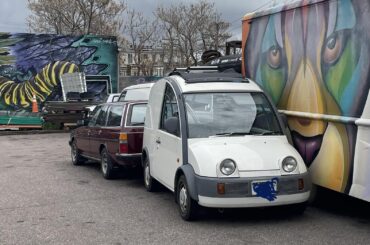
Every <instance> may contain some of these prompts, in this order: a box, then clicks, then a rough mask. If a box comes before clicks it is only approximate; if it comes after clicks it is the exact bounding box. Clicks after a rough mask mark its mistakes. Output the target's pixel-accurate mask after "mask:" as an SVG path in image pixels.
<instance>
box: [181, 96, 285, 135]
mask: <svg viewBox="0 0 370 245" xmlns="http://www.w3.org/2000/svg"><path fill="white" fill-rule="evenodd" d="M184 98H185V106H186V115H187V123H188V129H189V138H207V137H222V136H238V135H282V134H283V133H282V131H281V128H280V126H279V123H278V119H277V117H276V114H275V112H274V110H273V108H272V107H271V105H270V103H269V102H268V100H267V99H266V97H265V95H264V94H263V93H259V92H253V93H233V92H230V93H229V92H228V93H194V94H184Z"/></svg>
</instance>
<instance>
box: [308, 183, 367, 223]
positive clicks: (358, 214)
mask: <svg viewBox="0 0 370 245" xmlns="http://www.w3.org/2000/svg"><path fill="white" fill-rule="evenodd" d="M312 206H313V207H315V208H318V209H320V210H322V211H325V212H328V213H331V214H334V215H339V216H345V217H351V218H356V219H358V221H359V222H360V223H366V224H370V203H369V202H366V201H363V200H360V199H357V198H354V197H351V196H348V195H346V194H342V193H338V192H335V191H331V190H328V189H325V188H322V187H318V189H317V196H316V199H315V201H314V202H313V203H312Z"/></svg>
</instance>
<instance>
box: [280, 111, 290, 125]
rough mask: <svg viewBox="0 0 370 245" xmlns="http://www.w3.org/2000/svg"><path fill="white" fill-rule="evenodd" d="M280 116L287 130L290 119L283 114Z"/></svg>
mask: <svg viewBox="0 0 370 245" xmlns="http://www.w3.org/2000/svg"><path fill="white" fill-rule="evenodd" d="M279 116H280V119H281V121H282V122H283V124H284V128H287V127H288V118H287V116H286V115H285V114H284V113H282V112H279Z"/></svg>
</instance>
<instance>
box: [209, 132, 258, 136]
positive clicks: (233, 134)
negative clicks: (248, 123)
mask: <svg viewBox="0 0 370 245" xmlns="http://www.w3.org/2000/svg"><path fill="white" fill-rule="evenodd" d="M250 134H251V133H250V132H228V133H218V134H215V135H212V136H211V137H219V136H240V135H250Z"/></svg>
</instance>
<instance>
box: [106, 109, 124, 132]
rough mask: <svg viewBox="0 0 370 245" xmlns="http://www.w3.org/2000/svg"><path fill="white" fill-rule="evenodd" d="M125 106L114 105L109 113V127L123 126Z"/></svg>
mask: <svg viewBox="0 0 370 245" xmlns="http://www.w3.org/2000/svg"><path fill="white" fill-rule="evenodd" d="M122 112H123V106H112V107H111V108H110V110H109V113H108V121H107V126H108V127H116V126H121V118H122Z"/></svg>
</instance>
